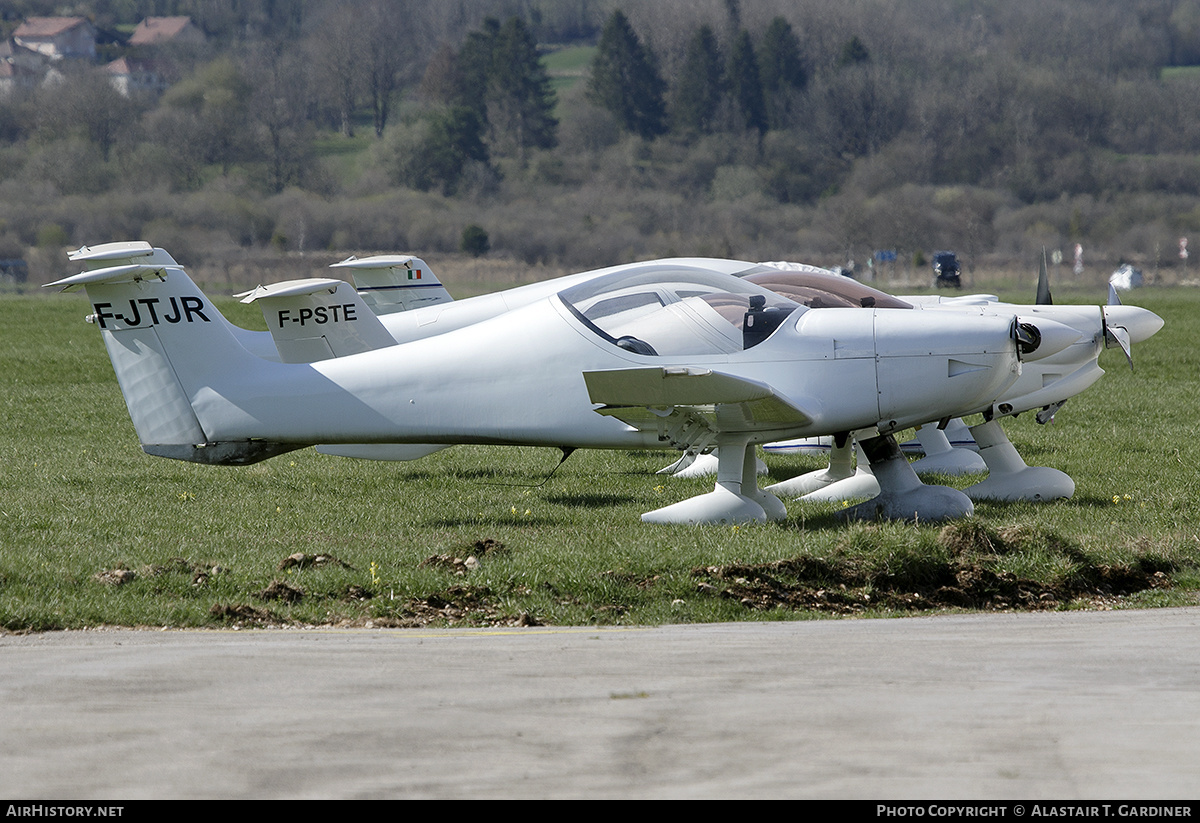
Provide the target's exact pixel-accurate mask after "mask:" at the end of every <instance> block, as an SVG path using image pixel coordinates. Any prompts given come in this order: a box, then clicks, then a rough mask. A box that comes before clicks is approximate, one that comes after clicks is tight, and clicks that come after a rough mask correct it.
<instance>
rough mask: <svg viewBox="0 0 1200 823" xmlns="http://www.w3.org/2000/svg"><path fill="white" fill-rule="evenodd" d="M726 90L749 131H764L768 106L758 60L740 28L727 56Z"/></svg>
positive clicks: (748, 39)
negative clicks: (727, 80)
mask: <svg viewBox="0 0 1200 823" xmlns="http://www.w3.org/2000/svg"><path fill="white" fill-rule="evenodd" d="M729 91H730V93H731V94H732V95H733V100H734V103H735V104H736V105H737V108H738V111H739V112H740V113H741V115H742V120H743V121H744V122H745V124H746V128H748V129H756V130H757V131H758V133H759V134H763V133H765V132H766V130H767V107H766V103H765V102H764V100H763V86H762V78H761V76H760V74H759V70H758V58H757V57H755V55H754V45H753V44H752V43H751V42H750V33H749V32H748V31H746V30H745V29H743V30H742V31H741V32H740V33H739V34H738V36H737V39H736V40H735V41H734V43H733V52H732V53H731V54H730V55H729Z"/></svg>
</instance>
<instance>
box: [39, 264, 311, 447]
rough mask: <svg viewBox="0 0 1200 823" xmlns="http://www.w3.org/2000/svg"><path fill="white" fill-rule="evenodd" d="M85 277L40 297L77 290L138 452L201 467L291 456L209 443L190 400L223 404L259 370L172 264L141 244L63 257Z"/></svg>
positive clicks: (261, 444)
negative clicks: (237, 382) (83, 295)
mask: <svg viewBox="0 0 1200 823" xmlns="http://www.w3.org/2000/svg"><path fill="white" fill-rule="evenodd" d="M71 259H72V260H74V261H78V262H82V263H84V265H86V266H88V269H87V270H86V271H84V272H81V273H80V274H76V275H73V276H71V277H66V278H63V279H62V280H58V281H56V282H54V283H48V284H47V287H60V288H62V289H63V290H64V291H66V290H73V289H76V288H83V289H85V290H86V291H87V295H88V299H89V300H90V301H91V303H92V314H91V315H89V316H88V318H87V319H88V321H89V322H91V323H95V324H96V325H97V326H99V328H100V331H101V334H102V336H103V338H104V345H105V347H106V348H107V350H108V354H109V358H110V359H111V360H112V364H113V370H114V371H115V372H116V375H117V382H118V383H119V384H120V386H121V392H122V394H123V395H124V397H125V404H126V406H127V407H128V408H129V416H130V417H131V418H132V420H133V424H134V428H135V429H136V430H137V434H138V439H139V440H140V441H141V443H142V448H143V450H145V451H146V452H147V453H149V454H155V455H159V456H162V457H173V458H177V459H181V460H189V461H193V462H199V463H250V462H255V461H257V460H262V459H264V458H266V457H270V456H273V455H274V454H279V453H281V452H283V451H290V450H291V449H292V448H295V446H290V445H288V446H285V445H282V444H278V443H267V442H261V441H249V440H246V441H237V442H216V441H215V440H214V438H212V437H210V436H209V433H208V432H206V431H205V426H204V424H203V423H202V415H198V414H197V411H196V405H195V399H196V397H197V396H198V395H199V394H201V393H207V394H210V395H214V394H215V395H221V394H222V392H223V390H224V387H225V386H226V385H227V384H228V383H229V382H230V381H231V380H232V379H237V378H239V377H242V378H244V375H246V374H247V373H249V372H251V371H252V370H254V369H255V368H259V367H261V365H262V364H263V362H264V361H262V360H261V359H260V358H258V357H256V356H254V355H252V354H250V353H249V352H248V351H246V349H245V348H244V347H243V346H242V345H241V343H239V342H238V339H237V335H236V332H235V328H236V327H234V326H232V325H231V324H230V323H229V322H228V321H227V320H226V319H225V317H224V316H223V315H222V314H221V313H220V312H219V311H217V309H216V307H214V306H213V305H212V304H211V303H210V302H209V300H208V298H207V297H205V295H204V294H203V293H202V292H201V291H200V289H199V288H198V287H197V286H196V284H195V283H193V282H192V279H191V278H190V277H188V276H187V274H186V273H185V272H184V271H183V268H182V267H180V266H179V265H178V264H177V263H176V262H175V261H174V260H173V259H171V256H170V255H168V254H167V253H166V252H164V251H163V250H162V249H154V248H151V247H150V246H149V245H148V244H145V243H112V244H108V245H105V246H96V247H92V248H87V247H85V248H83V249H80V250H79V251H77V252H74V253H72V254H71Z"/></svg>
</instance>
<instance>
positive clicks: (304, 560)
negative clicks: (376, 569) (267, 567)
mask: <svg viewBox="0 0 1200 823" xmlns="http://www.w3.org/2000/svg"><path fill="white" fill-rule="evenodd" d="M322 566H341V567H342V568H343V569H350V570H351V571H353V570H354V567H353V566H351V565H350V564H349V563H345V562H343V561H341V560H339V559H337V558H336V557H334V556H333V555H332V554H305V553H304V552H296V553H295V554H290V555H288V556H287V557H285V558H284V559H283V560H280V561H279V571H286V570H287V569H308V568H318V569H319V568H320V567H322Z"/></svg>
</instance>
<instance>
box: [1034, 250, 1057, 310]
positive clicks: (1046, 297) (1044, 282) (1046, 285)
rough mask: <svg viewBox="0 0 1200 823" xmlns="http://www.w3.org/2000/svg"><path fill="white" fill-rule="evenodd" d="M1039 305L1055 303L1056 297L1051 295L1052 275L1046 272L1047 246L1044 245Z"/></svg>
mask: <svg viewBox="0 0 1200 823" xmlns="http://www.w3.org/2000/svg"><path fill="white" fill-rule="evenodd" d="M1035 302H1036V303H1037V304H1038V305H1039V306H1052V305H1054V298H1053V297H1051V296H1050V275H1049V274H1047V273H1046V247H1045V246H1042V267H1041V269H1040V270H1039V271H1038V285H1037V300H1036V301H1035Z"/></svg>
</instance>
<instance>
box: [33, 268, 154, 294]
mask: <svg viewBox="0 0 1200 823" xmlns="http://www.w3.org/2000/svg"><path fill="white" fill-rule="evenodd" d="M151 277H153V278H156V279H158V280H165V279H166V270H165V268H164V267H163V266H161V265H153V264H142V263H132V264H127V265H123V266H107V267H105V268H102V269H91V270H89V271H84V272H80V273H79V274H73V275H71V276H70V277H64V278H62V279H61V280H55V281H54V282H53V283H47V284H46V285H45V287H44V288H47V289H52V288H61V289H62V290H63V291H70V290H72V289H77V288H79V287H80V286H89V285H97V284H100V283H109V284H112V283H136V282H138V281H141V280H146V279H148V278H151Z"/></svg>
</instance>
